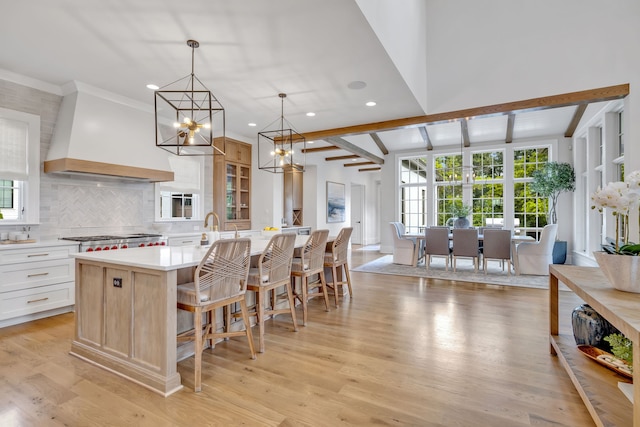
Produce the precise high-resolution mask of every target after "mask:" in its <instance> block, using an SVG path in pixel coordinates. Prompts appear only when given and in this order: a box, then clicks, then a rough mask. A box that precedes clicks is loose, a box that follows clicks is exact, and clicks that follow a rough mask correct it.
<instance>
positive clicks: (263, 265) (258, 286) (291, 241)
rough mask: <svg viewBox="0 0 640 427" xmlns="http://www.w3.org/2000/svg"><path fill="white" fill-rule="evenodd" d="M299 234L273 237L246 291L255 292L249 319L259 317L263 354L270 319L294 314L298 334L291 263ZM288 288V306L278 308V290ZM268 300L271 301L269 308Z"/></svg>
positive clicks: (292, 317)
mask: <svg viewBox="0 0 640 427" xmlns="http://www.w3.org/2000/svg"><path fill="white" fill-rule="evenodd" d="M295 243H296V234H292V233H283V234H276V235H274V236H272V237H271V239H270V240H269V243H268V244H267V246H266V247H265V249H264V250H263V251H262V254H260V257H259V258H258V260H257V261H256V262H255V264H254V262H253V261H252V266H251V268H250V269H249V279H248V282H247V290H249V291H253V292H255V295H256V302H255V306H254V310H253V311H250V312H249V315H253V316H256V318H257V320H256V323H257V324H258V331H259V332H258V337H259V351H260V353H264V322H265V320H266V318H267V316H271V318H272V319H273V318H275V316H276V315H278V314H286V313H290V314H291V321H292V322H293V330H294V331H298V324H297V322H296V309H295V300H294V299H293V292H292V289H291V262H292V260H293V249H294V247H295ZM283 286H284V287H285V290H286V293H287V299H288V300H289V306H288V307H287V308H277V300H278V295H277V294H276V290H277V289H278V288H281V287H283ZM268 300H270V301H271V303H270V306H268V308H267V304H268Z"/></svg>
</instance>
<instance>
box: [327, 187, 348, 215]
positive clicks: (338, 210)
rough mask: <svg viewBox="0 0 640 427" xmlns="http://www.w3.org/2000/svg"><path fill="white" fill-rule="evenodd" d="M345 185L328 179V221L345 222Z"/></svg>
mask: <svg viewBox="0 0 640 427" xmlns="http://www.w3.org/2000/svg"><path fill="white" fill-rule="evenodd" d="M344 204H345V185H344V184H340V183H339V182H331V181H327V222H328V223H329V222H344Z"/></svg>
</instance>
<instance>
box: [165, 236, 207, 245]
mask: <svg viewBox="0 0 640 427" xmlns="http://www.w3.org/2000/svg"><path fill="white" fill-rule="evenodd" d="M201 239H202V233H200V234H198V235H194V236H184V237H170V238H169V239H168V245H169V246H190V245H199V244H200V240H201Z"/></svg>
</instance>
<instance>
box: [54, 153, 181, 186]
mask: <svg viewBox="0 0 640 427" xmlns="http://www.w3.org/2000/svg"><path fill="white" fill-rule="evenodd" d="M44 173H83V174H93V175H104V176H109V177H116V178H131V179H138V180H141V181H148V182H166V181H173V180H174V175H173V172H171V171H164V170H160V169H147V168H139V167H134V166H124V165H116V164H113V163H101V162H92V161H89V160H81V159H71V158H68V157H66V158H62V159H56V160H47V161H45V162H44Z"/></svg>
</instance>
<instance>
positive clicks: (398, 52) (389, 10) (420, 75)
mask: <svg viewBox="0 0 640 427" xmlns="http://www.w3.org/2000/svg"><path fill="white" fill-rule="evenodd" d="M356 3H357V4H358V7H360V10H362V13H363V14H364V16H365V18H367V21H368V22H369V25H370V26H371V28H372V29H373V31H374V32H375V33H376V36H377V37H378V39H379V40H380V42H381V43H382V45H383V46H384V48H385V50H386V51H387V54H388V55H389V57H391V60H392V61H393V63H394V65H395V66H396V67H397V68H398V71H399V72H400V75H402V78H403V79H404V81H405V82H406V83H407V86H409V88H410V89H411V92H412V93H413V95H414V96H415V98H416V100H417V101H418V103H420V106H421V107H422V109H423V110H424V111H425V112H426V111H427V54H428V52H427V26H426V25H425V21H426V19H427V4H428V2H426V1H424V0H403V1H402V2H399V1H397V0H356Z"/></svg>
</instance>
